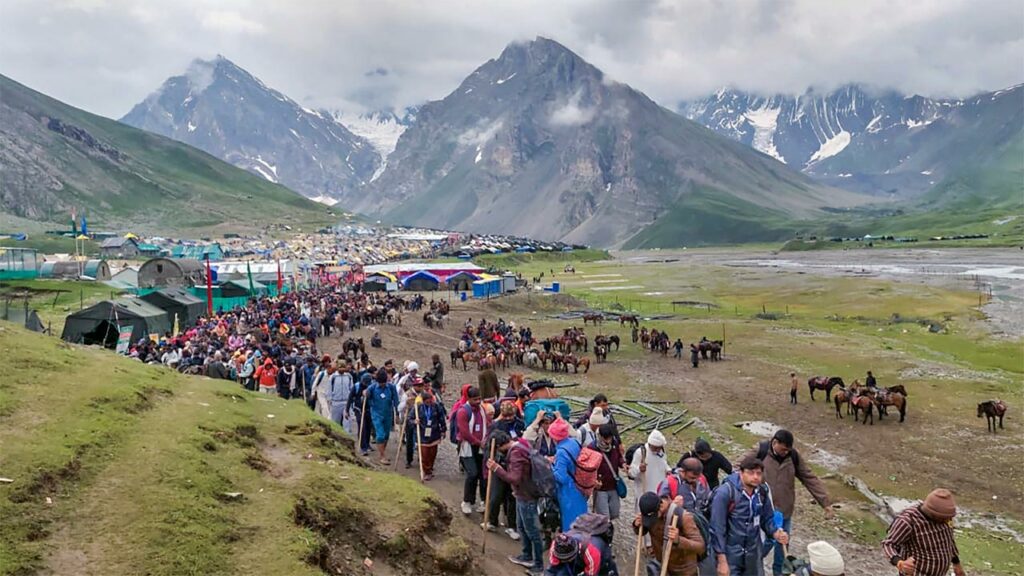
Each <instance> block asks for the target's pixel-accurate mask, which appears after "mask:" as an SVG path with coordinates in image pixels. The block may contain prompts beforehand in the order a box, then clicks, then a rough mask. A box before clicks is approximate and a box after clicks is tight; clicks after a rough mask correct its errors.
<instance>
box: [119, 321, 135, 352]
mask: <svg viewBox="0 0 1024 576" xmlns="http://www.w3.org/2000/svg"><path fill="white" fill-rule="evenodd" d="M131 341H132V327H131V326H118V327H117V353H118V354H127V353H128V345H129V344H130V343H131Z"/></svg>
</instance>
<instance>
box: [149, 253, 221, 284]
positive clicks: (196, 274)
mask: <svg viewBox="0 0 1024 576" xmlns="http://www.w3.org/2000/svg"><path fill="white" fill-rule="evenodd" d="M196 284H206V269H205V268H204V267H203V263H202V262H200V261H199V260H188V259H175V258H153V259H151V260H147V261H146V262H145V263H144V264H143V265H142V267H141V268H139V288H160V287H164V286H174V287H184V286H195V285H196Z"/></svg>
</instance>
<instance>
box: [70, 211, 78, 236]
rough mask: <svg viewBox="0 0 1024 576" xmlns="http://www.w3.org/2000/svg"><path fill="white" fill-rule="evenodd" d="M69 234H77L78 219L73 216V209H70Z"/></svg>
mask: <svg viewBox="0 0 1024 576" xmlns="http://www.w3.org/2000/svg"><path fill="white" fill-rule="evenodd" d="M71 235H72V236H78V220H77V219H76V218H75V211H74V209H72V210H71Z"/></svg>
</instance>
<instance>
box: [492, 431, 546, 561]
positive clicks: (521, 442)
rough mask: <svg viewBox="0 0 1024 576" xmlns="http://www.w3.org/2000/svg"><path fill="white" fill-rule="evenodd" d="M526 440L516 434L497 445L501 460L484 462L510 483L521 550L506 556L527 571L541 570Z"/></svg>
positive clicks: (540, 540)
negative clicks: (501, 462)
mask: <svg viewBox="0 0 1024 576" xmlns="http://www.w3.org/2000/svg"><path fill="white" fill-rule="evenodd" d="M530 449H531V448H530V443H529V442H527V441H526V439H525V438H518V439H515V440H513V441H512V442H510V443H509V444H506V445H502V446H499V447H498V451H499V452H502V453H504V454H505V462H504V464H499V463H498V462H497V461H495V460H491V459H488V461H487V463H486V465H487V469H488V470H490V472H491V474H492V475H493V476H494V477H496V478H499V479H501V481H502V482H506V483H507V484H508V485H509V486H511V487H512V495H513V496H514V497H515V502H516V516H515V518H516V526H515V530H516V533H517V534H518V535H519V536H520V538H522V551H521V552H520V553H519V555H518V556H509V558H508V560H509V562H512V563H513V564H518V565H519V566H522V567H524V568H526V569H528V570H529V574H531V575H539V574H541V573H543V571H544V539H543V538H542V537H541V527H540V517H539V515H538V510H537V497H538V494H536V493H535V488H534V486H535V485H534V484H533V481H532V479H533V468H532V466H531V464H530Z"/></svg>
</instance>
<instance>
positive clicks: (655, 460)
mask: <svg viewBox="0 0 1024 576" xmlns="http://www.w3.org/2000/svg"><path fill="white" fill-rule="evenodd" d="M670 470H671V468H670V467H669V465H668V460H666V459H665V435H664V434H662V433H661V431H660V430H652V431H651V433H650V434H648V435H647V443H646V444H644V445H642V446H640V447H639V448H637V449H636V450H634V451H633V460H632V461H631V462H630V463H629V477H630V478H633V482H634V484H635V486H634V489H635V490H636V492H635V493H636V494H644V493H646V492H654V493H655V494H657V492H658V485H659V484H661V481H662V480H664V479H665V476H667V475H668V473H669V471H670Z"/></svg>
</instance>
